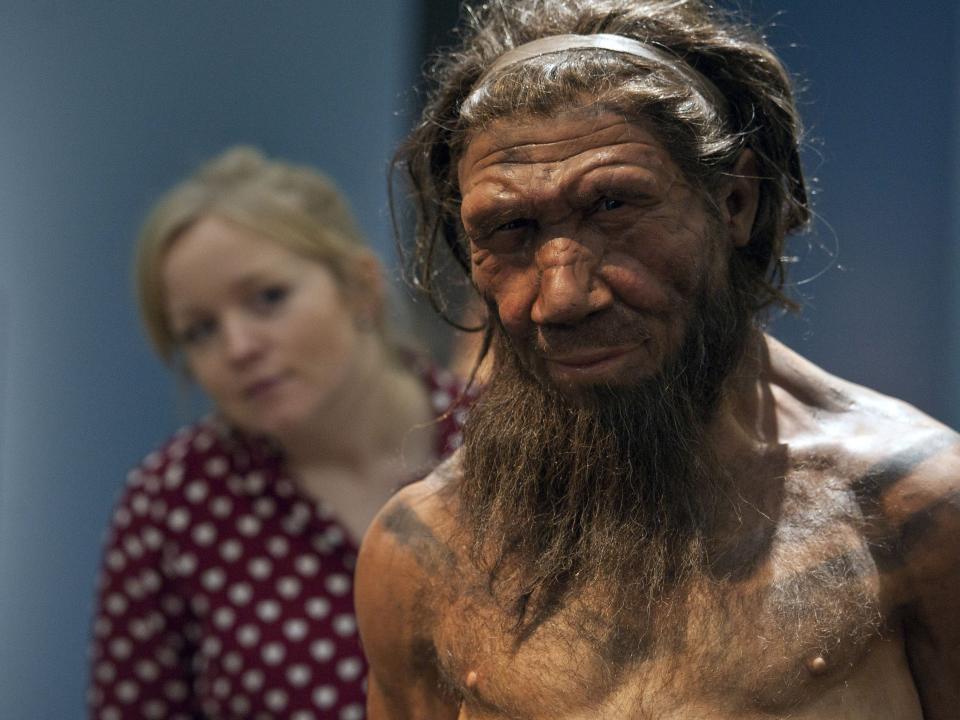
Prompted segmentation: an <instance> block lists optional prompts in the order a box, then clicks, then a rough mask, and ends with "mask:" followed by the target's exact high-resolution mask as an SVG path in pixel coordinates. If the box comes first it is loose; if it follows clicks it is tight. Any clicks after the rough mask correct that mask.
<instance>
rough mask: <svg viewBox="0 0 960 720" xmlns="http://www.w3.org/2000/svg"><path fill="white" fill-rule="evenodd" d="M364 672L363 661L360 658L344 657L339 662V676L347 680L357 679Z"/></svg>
mask: <svg viewBox="0 0 960 720" xmlns="http://www.w3.org/2000/svg"><path fill="white" fill-rule="evenodd" d="M362 672H363V663H362V662H361V661H360V658H355V657H350V658H344V659H343V660H341V661H340V662H338V663H337V677H339V678H340V679H341V680H343V681H345V682H349V681H351V680H356V679H357V678H358V677H360V673H362Z"/></svg>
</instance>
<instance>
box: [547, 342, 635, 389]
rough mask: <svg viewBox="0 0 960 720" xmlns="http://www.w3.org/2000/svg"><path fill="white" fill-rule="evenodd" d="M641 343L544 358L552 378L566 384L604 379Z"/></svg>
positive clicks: (624, 361)
mask: <svg viewBox="0 0 960 720" xmlns="http://www.w3.org/2000/svg"><path fill="white" fill-rule="evenodd" d="M642 346H643V343H640V344H639V345H637V344H631V345H622V346H616V347H608V348H597V349H591V350H580V351H576V352H570V353H551V354H549V355H546V356H545V357H544V361H545V363H546V366H547V369H548V371H549V372H550V374H551V375H553V376H554V378H556V379H558V380H565V381H568V382H571V381H572V382H577V381H580V382H582V381H589V380H599V379H604V378H605V377H607V376H610V375H613V374H615V373H616V372H617V371H618V370H620V369H621V368H622V367H623V365H624V364H626V362H628V361H629V359H630V357H631V356H632V355H633V354H635V353H636V352H637V351H638V350H639V349H640V348H641V347H642Z"/></svg>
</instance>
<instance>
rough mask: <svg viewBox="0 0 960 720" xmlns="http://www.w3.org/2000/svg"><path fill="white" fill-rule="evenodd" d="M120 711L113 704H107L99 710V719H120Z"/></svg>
mask: <svg viewBox="0 0 960 720" xmlns="http://www.w3.org/2000/svg"><path fill="white" fill-rule="evenodd" d="M120 717H121V716H120V711H119V710H118V709H117V708H116V707H114V706H113V705H107V707H105V708H103V710H101V711H100V720H120Z"/></svg>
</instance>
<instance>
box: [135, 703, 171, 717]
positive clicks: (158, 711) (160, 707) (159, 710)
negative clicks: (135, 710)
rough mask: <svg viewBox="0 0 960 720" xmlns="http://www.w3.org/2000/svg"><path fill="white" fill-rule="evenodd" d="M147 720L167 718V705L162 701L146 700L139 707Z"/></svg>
mask: <svg viewBox="0 0 960 720" xmlns="http://www.w3.org/2000/svg"><path fill="white" fill-rule="evenodd" d="M140 711H141V712H142V713H143V717H145V718H146V719H147V720H163V718H165V717H166V716H167V704H166V703H165V702H163V700H148V701H147V702H145V703H144V704H143V705H141V706H140Z"/></svg>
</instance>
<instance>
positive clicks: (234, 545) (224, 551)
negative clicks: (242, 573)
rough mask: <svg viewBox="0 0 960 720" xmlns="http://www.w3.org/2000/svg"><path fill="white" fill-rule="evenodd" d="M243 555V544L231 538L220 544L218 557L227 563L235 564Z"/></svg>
mask: <svg viewBox="0 0 960 720" xmlns="http://www.w3.org/2000/svg"><path fill="white" fill-rule="evenodd" d="M242 555H243V544H242V543H241V542H240V541H239V540H236V539H233V538H231V539H230V540H225V541H224V542H222V543H220V557H222V558H223V559H224V560H226V561H227V562H235V561H236V560H239V559H240V557H241V556H242Z"/></svg>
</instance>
